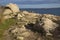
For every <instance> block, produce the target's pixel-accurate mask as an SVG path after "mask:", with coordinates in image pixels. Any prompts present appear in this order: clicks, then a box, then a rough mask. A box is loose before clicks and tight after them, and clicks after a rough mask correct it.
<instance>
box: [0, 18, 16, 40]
mask: <svg viewBox="0 0 60 40" xmlns="http://www.w3.org/2000/svg"><path fill="white" fill-rule="evenodd" d="M15 22H16V20H15V19H7V20H5V21H4V22H3V23H0V40H2V37H3V33H4V31H5V30H7V29H8V28H9V27H10V26H11V25H13V24H14V23H15Z"/></svg>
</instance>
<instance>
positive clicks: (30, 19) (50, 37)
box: [3, 4, 60, 40]
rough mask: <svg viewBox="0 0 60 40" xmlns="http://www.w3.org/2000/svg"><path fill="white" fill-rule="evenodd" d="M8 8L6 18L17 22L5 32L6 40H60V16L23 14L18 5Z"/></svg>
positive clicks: (10, 5)
mask: <svg viewBox="0 0 60 40" xmlns="http://www.w3.org/2000/svg"><path fill="white" fill-rule="evenodd" d="M7 7H8V9H7V8H6V7H5V9H4V13H3V15H4V18H6V17H7V18H6V19H9V18H14V19H15V20H16V21H17V22H16V23H15V24H14V25H11V26H10V28H9V29H8V30H7V31H6V32H5V36H4V37H5V38H6V40H60V34H59V33H60V32H59V31H60V29H59V28H60V16H56V15H52V14H37V13H31V12H28V11H22V12H21V11H20V10H19V8H18V7H17V6H16V4H9V5H7ZM5 14H6V15H5ZM56 35H57V37H58V38H57V37H56Z"/></svg>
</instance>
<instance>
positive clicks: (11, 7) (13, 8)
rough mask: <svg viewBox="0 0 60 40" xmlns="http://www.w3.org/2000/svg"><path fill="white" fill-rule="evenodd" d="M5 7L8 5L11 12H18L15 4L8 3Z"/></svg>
mask: <svg viewBox="0 0 60 40" xmlns="http://www.w3.org/2000/svg"><path fill="white" fill-rule="evenodd" d="M6 7H9V8H10V9H11V10H12V11H13V12H19V11H20V10H19V7H18V6H17V5H16V4H13V3H10V4H8V5H6Z"/></svg>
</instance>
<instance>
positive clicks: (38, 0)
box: [0, 0, 60, 8]
mask: <svg viewBox="0 0 60 40" xmlns="http://www.w3.org/2000/svg"><path fill="white" fill-rule="evenodd" d="M8 3H15V4H17V5H18V6H19V7H20V8H57V7H60V0H0V5H6V4H8Z"/></svg>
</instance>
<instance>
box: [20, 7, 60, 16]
mask: <svg viewBox="0 0 60 40" xmlns="http://www.w3.org/2000/svg"><path fill="white" fill-rule="evenodd" d="M20 10H22V11H24V10H26V11H29V12H35V13H39V14H54V15H59V16H60V8H21V9H20Z"/></svg>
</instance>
